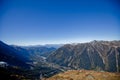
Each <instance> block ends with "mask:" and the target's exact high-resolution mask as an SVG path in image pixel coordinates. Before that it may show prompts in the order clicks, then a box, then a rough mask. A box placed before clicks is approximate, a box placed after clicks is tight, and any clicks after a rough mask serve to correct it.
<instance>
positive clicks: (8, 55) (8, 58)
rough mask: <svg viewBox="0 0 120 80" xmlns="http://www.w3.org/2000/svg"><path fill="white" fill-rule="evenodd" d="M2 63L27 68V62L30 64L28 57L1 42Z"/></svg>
mask: <svg viewBox="0 0 120 80" xmlns="http://www.w3.org/2000/svg"><path fill="white" fill-rule="evenodd" d="M0 61H5V62H7V63H8V64H10V65H14V66H21V67H27V66H28V65H27V64H26V62H29V60H28V59H26V57H24V56H22V55H21V52H19V51H17V50H15V49H14V48H13V47H10V46H8V45H7V44H5V43H3V42H2V41H0Z"/></svg>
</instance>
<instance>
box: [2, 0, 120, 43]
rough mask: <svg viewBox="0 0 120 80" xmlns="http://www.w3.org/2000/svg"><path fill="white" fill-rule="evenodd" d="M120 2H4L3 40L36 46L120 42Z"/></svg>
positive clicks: (69, 0)
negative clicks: (107, 41) (100, 41)
mask: <svg viewBox="0 0 120 80" xmlns="http://www.w3.org/2000/svg"><path fill="white" fill-rule="evenodd" d="M119 5H120V2H119V0H0V40H2V41H4V42H6V43H8V44H16V45H36V44H59V43H78V42H87V41H91V40H120V37H119V36H120V6H119Z"/></svg>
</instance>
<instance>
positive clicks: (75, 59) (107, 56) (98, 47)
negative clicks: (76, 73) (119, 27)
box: [47, 41, 120, 72]
mask: <svg viewBox="0 0 120 80" xmlns="http://www.w3.org/2000/svg"><path fill="white" fill-rule="evenodd" d="M47 61H49V62H54V63H56V64H59V65H62V66H67V67H71V68H73V69H95V70H106V71H112V72H116V71H117V72H119V71H120V41H92V42H89V43H79V44H66V45H64V46H63V47H61V48H59V49H58V50H56V51H55V52H54V53H53V54H51V55H50V56H49V57H48V58H47Z"/></svg>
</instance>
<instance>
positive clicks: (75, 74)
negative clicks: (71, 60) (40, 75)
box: [42, 70, 120, 80]
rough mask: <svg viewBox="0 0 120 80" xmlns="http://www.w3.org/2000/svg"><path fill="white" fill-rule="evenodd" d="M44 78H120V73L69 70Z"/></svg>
mask: <svg viewBox="0 0 120 80" xmlns="http://www.w3.org/2000/svg"><path fill="white" fill-rule="evenodd" d="M42 80H120V73H110V72H97V71H90V70H69V71H66V72H64V73H59V74H57V75H55V76H52V77H50V78H47V79H42Z"/></svg>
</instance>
